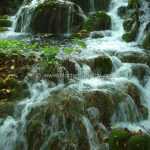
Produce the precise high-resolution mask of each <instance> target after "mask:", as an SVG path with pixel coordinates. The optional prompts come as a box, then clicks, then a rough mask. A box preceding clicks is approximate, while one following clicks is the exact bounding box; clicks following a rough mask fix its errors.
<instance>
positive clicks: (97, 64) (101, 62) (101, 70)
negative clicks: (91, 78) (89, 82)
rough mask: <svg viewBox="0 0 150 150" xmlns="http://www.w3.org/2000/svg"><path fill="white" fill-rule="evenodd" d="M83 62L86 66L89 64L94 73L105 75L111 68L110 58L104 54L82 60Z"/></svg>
mask: <svg viewBox="0 0 150 150" xmlns="http://www.w3.org/2000/svg"><path fill="white" fill-rule="evenodd" d="M83 63H86V64H87V65H88V66H90V68H91V70H92V71H93V72H94V73H95V74H100V75H107V74H110V73H111V71H112V69H113V64H112V61H111V59H110V58H109V57H108V56H107V55H105V54H101V55H100V56H99V57H96V58H92V59H89V60H83ZM81 64H82V61H81Z"/></svg>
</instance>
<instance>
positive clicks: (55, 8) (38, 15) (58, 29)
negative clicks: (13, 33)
mask: <svg viewBox="0 0 150 150" xmlns="http://www.w3.org/2000/svg"><path fill="white" fill-rule="evenodd" d="M79 11H80V9H79V7H78V6H77V5H76V4H73V3H70V2H55V1H46V2H45V3H43V4H41V5H39V6H38V7H37V8H36V10H35V12H34V14H33V19H32V23H31V28H32V30H33V32H34V33H52V34H60V33H66V32H73V31H79V29H80V28H81V26H82V25H83V23H84V17H83V16H82V15H80V12H79ZM18 31H19V27H18Z"/></svg>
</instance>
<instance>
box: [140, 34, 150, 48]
mask: <svg viewBox="0 0 150 150" xmlns="http://www.w3.org/2000/svg"><path fill="white" fill-rule="evenodd" d="M142 47H143V48H144V49H147V50H150V32H149V33H148V34H147V36H146V37H145V39H144V41H143V43H142Z"/></svg>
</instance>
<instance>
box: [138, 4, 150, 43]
mask: <svg viewBox="0 0 150 150" xmlns="http://www.w3.org/2000/svg"><path fill="white" fill-rule="evenodd" d="M140 5H141V8H142V11H144V15H142V16H141V17H140V23H141V26H140V29H139V34H138V36H137V39H136V41H137V43H138V44H141V43H142V41H143V40H144V38H145V36H146V31H145V30H146V26H147V25H148V23H149V20H150V16H149V14H150V9H149V4H148V2H146V1H140Z"/></svg>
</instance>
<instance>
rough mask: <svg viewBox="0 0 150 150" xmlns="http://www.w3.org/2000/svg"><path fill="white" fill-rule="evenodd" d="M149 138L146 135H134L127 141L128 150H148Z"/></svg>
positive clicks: (149, 145)
mask: <svg viewBox="0 0 150 150" xmlns="http://www.w3.org/2000/svg"><path fill="white" fill-rule="evenodd" d="M149 149H150V137H148V136H147V135H134V136H132V137H131V138H130V139H129V141H128V150H149Z"/></svg>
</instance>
